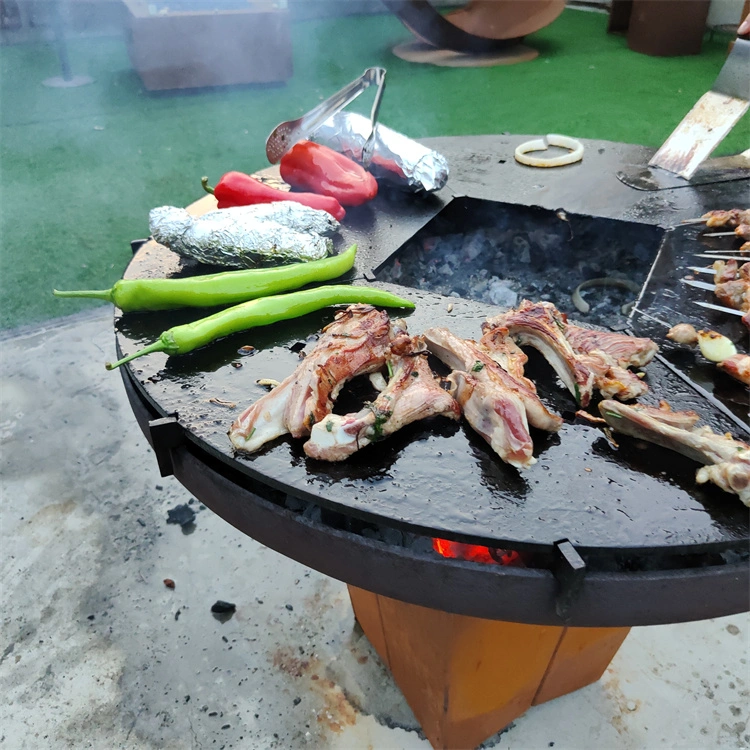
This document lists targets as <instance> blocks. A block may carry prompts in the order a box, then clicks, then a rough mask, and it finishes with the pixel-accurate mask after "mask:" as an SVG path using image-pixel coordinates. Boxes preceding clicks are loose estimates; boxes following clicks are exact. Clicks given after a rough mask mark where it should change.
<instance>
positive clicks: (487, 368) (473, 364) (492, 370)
mask: <svg viewBox="0 0 750 750" xmlns="http://www.w3.org/2000/svg"><path fill="white" fill-rule="evenodd" d="M424 338H425V342H426V344H427V348H428V349H429V350H430V351H431V352H432V353H433V354H434V355H435V356H436V357H437V358H438V359H439V360H440V361H441V362H444V363H445V364H446V365H448V367H450V368H451V369H452V370H460V371H464V372H468V373H470V374H471V375H472V376H473V377H474V378H475V379H476V380H478V381H481V382H485V383H488V384H490V385H491V386H492V387H493V388H494V389H495V390H496V391H497V393H498V394H504V393H505V392H508V391H509V392H511V393H513V394H515V395H516V396H517V397H518V398H519V399H520V400H521V403H522V404H523V409H524V411H525V414H526V418H528V421H529V424H531V425H532V426H533V427H536V428H537V429H540V430H547V431H548V432H557V431H558V430H559V429H560V428H561V427H562V424H563V422H562V419H561V418H560V417H559V416H558V415H557V414H553V413H552V412H550V411H549V410H548V409H547V407H546V406H545V405H544V404H543V403H542V402H541V401H540V400H539V396H537V394H536V388H535V387H534V384H533V383H532V382H531V381H530V380H527V379H526V378H523V377H522V378H515V377H514V376H513V375H511V373H509V372H507V371H506V370H504V369H503V368H502V367H501V366H500V365H499V364H498V363H497V362H496V361H495V360H494V359H493V358H492V357H491V356H490V354H489V352H488V351H487V350H486V349H484V348H483V347H482V346H480V345H479V344H477V342H476V341H471V340H466V339H462V338H459V337H458V336H456V335H455V334H453V333H451V332H450V331H449V330H448V329H447V328H430V329H429V330H428V331H425V334H424ZM515 366H516V367H517V365H515Z"/></svg>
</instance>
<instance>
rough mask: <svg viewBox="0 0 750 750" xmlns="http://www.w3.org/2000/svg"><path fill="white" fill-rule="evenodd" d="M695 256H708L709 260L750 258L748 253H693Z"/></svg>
mask: <svg viewBox="0 0 750 750" xmlns="http://www.w3.org/2000/svg"><path fill="white" fill-rule="evenodd" d="M694 257H695V258H710V259H711V260H750V255H722V254H720V253H716V254H713V253H695V254H694Z"/></svg>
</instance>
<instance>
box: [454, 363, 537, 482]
mask: <svg viewBox="0 0 750 750" xmlns="http://www.w3.org/2000/svg"><path fill="white" fill-rule="evenodd" d="M448 380H449V381H450V383H451V385H452V386H453V395H454V396H455V398H456V401H458V403H459V404H461V409H462V410H463V413H464V416H465V417H466V421H467V422H468V423H469V424H470V425H471V426H472V427H473V428H474V430H476V431H477V432H478V433H479V434H480V435H481V436H482V437H483V438H484V439H485V440H486V441H487V442H488V443H489V444H490V446H491V447H492V450H494V451H495V453H497V455H498V456H500V458H502V459H503V461H505V462H506V463H509V464H510V465H511V466H515V467H516V468H517V469H527V468H529V467H530V466H532V465H533V464H535V463H536V459H535V458H534V456H533V451H534V444H533V442H532V440H531V436H530V435H529V427H528V423H527V421H526V411H525V409H524V404H523V401H522V400H521V398H520V397H519V396H518V395H517V394H516V393H514V392H513V391H511V390H509V389H503V388H501V387H499V386H498V384H497V383H496V382H493V381H491V380H480V379H479V377H477V375H476V374H474V373H471V374H470V373H468V372H463V371H461V370H454V371H453V372H452V373H451V374H450V375H449V376H448Z"/></svg>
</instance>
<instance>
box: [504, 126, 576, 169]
mask: <svg viewBox="0 0 750 750" xmlns="http://www.w3.org/2000/svg"><path fill="white" fill-rule="evenodd" d="M550 146H559V147H560V148H569V149H570V153H568V154H560V156H551V157H546V158H545V157H543V156H529V155H528V154H529V152H530V151H546V150H547V149H548V148H549V147H550ZM513 155H514V156H515V159H516V161H517V162H519V163H520V164H525V165H526V166H527V167H563V166H565V165H566V164H575V162H577V161H581V159H583V144H582V143H581V142H580V141H577V140H576V139H575V138H568V136H567V135H556V134H554V133H551V134H550V135H545V136H544V137H542V138H536V139H535V140H533V141H526V143H522V144H521V145H520V146H518V147H517V148H516V150H515V153H514V154H513Z"/></svg>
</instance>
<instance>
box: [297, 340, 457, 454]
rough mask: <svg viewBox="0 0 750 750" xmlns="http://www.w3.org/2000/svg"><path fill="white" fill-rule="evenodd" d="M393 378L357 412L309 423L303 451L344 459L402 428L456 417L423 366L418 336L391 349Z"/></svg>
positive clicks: (451, 402)
mask: <svg viewBox="0 0 750 750" xmlns="http://www.w3.org/2000/svg"><path fill="white" fill-rule="evenodd" d="M390 364H391V366H392V369H393V375H392V377H391V379H390V380H389V382H388V385H387V386H386V387H385V389H384V390H382V391H381V392H380V394H379V395H378V397H377V398H376V399H375V400H374V401H373V402H372V403H371V404H367V405H366V406H365V408H364V409H362V410H361V411H359V412H358V413H356V414H347V415H345V416H340V415H338V414H329V415H328V416H327V417H324V418H323V420H322V421H320V422H318V423H317V424H315V425H313V428H312V431H311V432H310V439H309V440H308V441H307V442H306V443H305V445H304V451H305V453H306V454H307V455H308V456H310V457H311V458H317V459H321V460H323V461H343V460H344V459H346V458H348V457H349V456H351V455H352V453H355V452H356V451H358V450H360V449H361V448H364V447H365V446H366V445H369V444H370V443H374V442H376V441H378V440H382V439H383V438H385V437H387V436H388V435H392V434H393V433H394V432H396V431H397V430H400V429H401V428H402V427H404V426H405V425H407V424H411V423H412V422H416V421H418V420H420V419H427V417H433V416H437V415H442V416H446V417H448V418H450V419H460V417H461V408H460V407H459V405H458V402H457V401H456V400H455V399H454V398H453V396H451V394H450V393H449V392H448V391H446V390H445V389H444V388H442V387H441V386H440V384H439V382H438V381H437V380H436V379H435V376H434V375H433V374H432V370H430V366H429V365H428V364H427V351H426V350H425V346H424V340H423V339H422V337H421V336H414V337H413V338H408V339H407V340H406V341H405V342H403V343H396V342H394V345H393V347H392V350H391V356H390Z"/></svg>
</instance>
